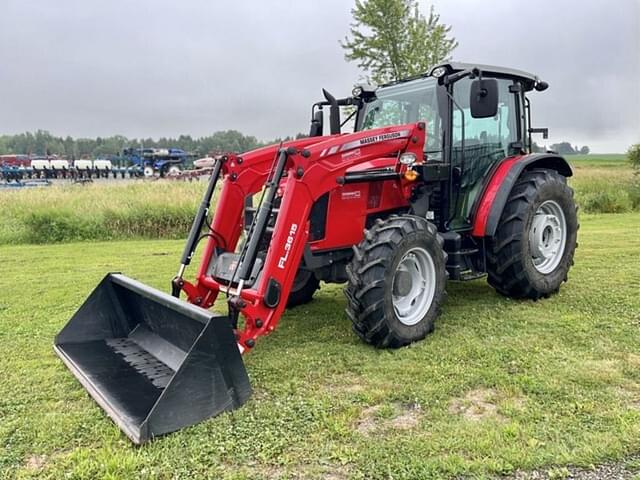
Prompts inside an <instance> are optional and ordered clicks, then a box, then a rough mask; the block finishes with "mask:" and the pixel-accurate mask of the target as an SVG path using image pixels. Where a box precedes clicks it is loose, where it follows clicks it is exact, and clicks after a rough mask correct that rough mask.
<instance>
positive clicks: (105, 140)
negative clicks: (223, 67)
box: [0, 130, 305, 160]
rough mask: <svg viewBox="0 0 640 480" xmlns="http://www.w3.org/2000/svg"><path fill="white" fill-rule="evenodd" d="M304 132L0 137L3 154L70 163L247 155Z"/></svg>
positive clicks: (42, 131)
mask: <svg viewBox="0 0 640 480" xmlns="http://www.w3.org/2000/svg"><path fill="white" fill-rule="evenodd" d="M303 136H305V135H304V134H302V133H299V134H297V135H296V136H295V137H286V138H275V139H273V140H271V141H267V142H261V141H260V140H258V139H257V138H256V137H254V136H252V135H245V134H243V133H241V132H239V131H237V130H224V131H219V132H215V133H213V134H211V135H208V136H204V137H197V138H194V137H192V136H191V135H180V136H179V137H176V138H173V137H161V138H159V139H157V140H155V139H153V138H133V139H131V138H127V137H125V136H123V135H113V136H110V137H96V138H73V137H71V136H66V137H59V136H55V135H52V134H51V133H49V132H48V131H46V130H37V131H35V132H25V133H19V134H17V135H0V155H5V154H12V153H13V154H25V155H58V156H64V157H66V158H68V159H70V160H74V159H77V158H83V157H90V158H98V157H109V156H118V155H120V153H121V152H122V150H123V149H125V148H141V147H144V148H181V149H183V150H185V151H186V152H189V153H193V154H194V155H196V156H198V157H204V156H206V155H208V154H209V153H211V152H246V151H248V150H253V149H254V148H258V147H260V146H263V145H269V144H272V143H279V142H280V141H287V140H291V139H292V138H301V137H303Z"/></svg>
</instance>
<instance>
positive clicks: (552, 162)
mask: <svg viewBox="0 0 640 480" xmlns="http://www.w3.org/2000/svg"><path fill="white" fill-rule="evenodd" d="M547 87H548V85H547V84H546V83H545V82H543V81H541V80H539V79H538V78H537V77H535V76H534V75H531V74H529V73H526V72H521V71H518V70H512V69H508V68H501V67H492V66H485V65H472V64H460V63H448V64H443V65H439V66H437V67H434V68H433V69H432V70H431V71H429V72H428V73H426V74H424V75H419V76H416V77H414V78H410V79H406V80H403V81H399V82H393V83H390V84H387V85H383V86H380V87H377V88H372V87H368V86H364V85H363V86H359V87H356V88H355V89H354V91H353V93H352V95H351V96H349V97H346V98H342V99H336V98H335V97H333V96H332V95H331V94H329V93H328V92H326V91H323V92H324V97H325V100H323V101H321V102H318V103H316V104H314V105H313V107H312V121H311V129H310V135H309V137H307V138H303V139H299V140H294V141H290V142H286V143H283V144H281V145H274V146H268V147H264V148H260V149H257V150H253V151H250V152H244V153H242V154H238V153H228V154H224V155H219V156H217V157H216V160H215V164H214V165H213V169H212V173H211V176H210V179H209V182H208V185H207V189H206V191H205V194H204V196H203V199H202V202H201V204H200V207H199V209H198V211H197V214H196V217H195V219H194V222H193V225H192V228H191V231H190V232H189V236H188V239H187V242H186V245H185V248H184V251H183V254H182V258H181V261H180V267H179V269H178V273H177V275H176V276H175V278H174V279H173V280H172V281H171V295H169V294H166V293H163V292H161V291H158V290H155V289H153V288H150V287H148V286H146V285H144V284H142V283H140V282H137V281H135V280H132V279H130V278H128V277H126V276H124V275H122V274H119V273H110V274H108V275H107V276H106V277H105V278H104V279H103V281H102V282H101V283H100V284H99V285H98V287H97V288H96V289H95V290H94V291H93V293H91V295H90V296H89V297H88V298H87V300H86V301H85V303H84V304H83V305H82V306H81V308H80V309H79V310H78V312H77V313H76V314H75V315H74V316H73V317H72V319H71V320H70V321H69V323H68V324H67V325H66V326H65V327H64V329H63V330H62V331H61V332H60V334H59V335H58V336H57V337H56V340H55V350H56V352H57V353H58V355H59V356H60V357H61V358H62V360H63V361H64V363H65V364H66V365H67V367H68V368H69V369H70V370H71V371H72V372H73V374H74V375H75V376H76V377H77V378H78V379H79V381H80V382H81V383H82V385H83V386H84V387H85V388H86V389H87V391H88V392H89V393H90V394H91V396H92V397H93V398H94V399H95V400H96V402H97V403H98V404H100V405H101V406H102V407H103V408H104V410H105V411H106V412H107V413H108V414H109V416H111V418H112V419H113V420H114V421H115V422H116V423H117V424H118V425H119V426H120V428H121V429H122V430H123V431H124V432H125V433H126V434H127V435H128V436H129V437H130V438H131V440H132V441H134V442H135V443H143V442H145V441H148V440H150V439H152V438H153V437H156V436H158V435H162V434H164V433H168V432H171V431H175V430H177V429H179V428H182V427H184V426H187V425H193V424H194V423H197V422H199V421H201V420H203V419H205V418H208V417H211V416H215V415H217V414H219V413H221V412H223V411H227V410H232V409H234V408H238V407H239V406H241V405H242V404H243V403H244V402H246V401H247V399H248V398H249V397H250V395H251V387H250V384H249V379H248V375H247V372H246V370H245V368H244V365H243V362H242V356H241V355H242V354H243V353H246V352H247V351H248V350H251V349H253V348H254V347H255V346H256V342H257V340H258V338H260V337H262V336H264V335H266V334H268V333H269V332H271V331H273V330H274V329H275V328H276V327H277V325H278V322H279V320H280V317H281V316H282V313H283V312H284V310H285V308H290V307H294V306H296V305H300V304H303V303H306V302H309V301H310V300H311V299H312V297H313V295H314V293H315V292H316V290H317V289H318V288H320V282H321V281H322V282H332V283H346V287H345V289H344V291H345V295H346V314H347V315H348V317H349V318H350V319H351V321H352V323H353V330H354V332H355V333H356V334H357V335H358V336H359V337H360V338H361V339H362V340H363V341H365V342H366V343H369V344H371V345H373V346H375V347H378V348H397V347H402V346H404V345H408V344H410V343H412V342H416V341H419V340H421V339H423V338H424V337H425V336H426V335H427V334H429V333H430V332H431V331H433V329H434V322H435V319H436V317H437V316H438V313H439V311H440V309H441V307H442V305H443V302H444V299H445V296H446V293H445V288H446V283H447V280H448V279H449V280H471V279H476V278H480V277H483V276H487V278H488V281H489V283H490V285H491V286H492V287H494V288H495V289H496V290H497V291H498V292H499V293H501V294H503V295H506V296H510V297H513V298H525V299H526V298H528V299H534V300H537V299H540V298H543V297H548V296H549V295H552V294H554V293H555V292H557V291H558V289H559V288H560V285H561V284H562V283H563V282H564V281H566V280H567V274H568V271H569V269H570V267H571V265H572V264H573V254H574V250H575V248H576V237H577V229H578V221H577V214H576V207H575V204H574V201H573V191H572V190H571V188H570V187H569V186H568V185H567V177H569V176H571V175H572V171H571V168H570V166H569V165H568V163H567V162H566V161H565V160H564V159H563V158H562V157H560V156H558V155H556V154H553V153H545V154H534V153H530V152H531V145H532V140H531V134H532V133H540V132H545V133H546V129H536V128H532V126H531V124H530V123H531V122H530V111H529V109H530V106H529V99H528V98H527V93H529V92H531V91H533V90H537V91H542V90H545V89H546V88H547ZM324 107H329V108H328V110H329V115H328V116H329V126H330V128H329V132H328V133H327V134H325V132H324V131H323V130H324V128H323V124H324V117H325V113H326V112H325V111H324V110H323V108H324ZM341 107H348V108H349V109H350V113H351V115H350V117H351V118H352V119H353V121H354V128H353V133H344V134H343V133H341V126H342V125H343V124H344V123H345V122H346V121H347V120H348V118H349V117H347V119H345V120H344V121H342V122H341V118H340V115H341V109H340V108H341ZM220 185H221V188H220V189H219V193H218V196H217V200H216V201H215V211H214V212H213V215H210V213H211V212H210V210H211V205H212V203H213V197H214V192H216V191H217V187H218V186H220ZM256 199H258V202H257V205H255V206H254V200H256ZM200 242H204V244H203V249H202V254H201V260H200V264H199V266H198V269H197V272H196V274H195V276H194V279H193V280H189V279H187V278H186V276H185V274H186V271H187V267H188V266H189V265H190V263H191V261H192V259H193V257H194V255H195V251H196V247H197V246H198V244H199V243H200ZM220 295H221V296H220ZM181 296H183V298H184V299H180V297H181ZM217 299H223V300H225V301H226V314H224V315H221V314H216V313H213V312H212V311H211V310H210V309H211V308H212V306H213V305H214V302H216V300H217ZM219 306H220V304H218V307H219Z"/></svg>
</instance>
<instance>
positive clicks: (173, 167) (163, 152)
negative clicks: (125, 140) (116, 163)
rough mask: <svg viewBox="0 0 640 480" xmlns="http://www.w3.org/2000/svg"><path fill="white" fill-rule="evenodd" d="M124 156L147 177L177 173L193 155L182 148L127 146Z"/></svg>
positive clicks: (123, 152)
mask: <svg viewBox="0 0 640 480" xmlns="http://www.w3.org/2000/svg"><path fill="white" fill-rule="evenodd" d="M122 156H123V157H124V158H126V159H127V160H128V161H129V162H131V164H132V166H133V167H134V168H137V169H138V170H140V171H142V173H143V174H144V176H145V177H153V176H154V175H159V176H161V177H164V176H165V175H167V174H171V175H176V174H178V173H179V172H180V171H181V170H183V169H184V164H185V161H186V160H187V159H188V158H190V157H191V156H192V155H190V154H188V153H187V152H185V151H184V150H182V149H180V148H125V149H124V150H123V151H122Z"/></svg>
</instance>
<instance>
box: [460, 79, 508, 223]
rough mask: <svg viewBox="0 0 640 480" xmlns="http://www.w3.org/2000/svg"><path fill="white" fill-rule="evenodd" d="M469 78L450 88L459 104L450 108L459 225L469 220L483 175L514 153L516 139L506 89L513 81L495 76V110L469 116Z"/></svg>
mask: <svg viewBox="0 0 640 480" xmlns="http://www.w3.org/2000/svg"><path fill="white" fill-rule="evenodd" d="M472 81H473V80H471V79H469V78H464V79H462V80H460V81H458V82H456V83H455V85H454V89H453V98H454V100H455V103H456V104H457V105H458V106H456V105H454V106H453V111H452V118H453V125H452V127H453V129H452V140H453V144H452V150H451V161H452V164H453V166H454V167H458V169H459V172H460V179H459V181H460V184H459V189H460V190H459V191H460V194H459V196H458V202H459V205H458V209H457V211H458V212H460V215H459V216H458V219H457V221H456V222H455V223H457V226H459V227H462V226H464V225H465V224H466V223H467V222H468V216H469V214H470V213H471V209H472V207H473V202H474V201H475V199H476V197H477V195H478V194H479V192H480V190H481V188H482V181H481V180H482V178H483V177H484V176H486V175H487V174H488V173H489V170H490V169H491V167H493V165H495V164H496V163H497V162H499V161H500V160H502V159H503V158H505V157H507V156H509V155H513V154H514V153H517V152H516V149H514V148H513V147H512V145H513V144H514V142H516V141H517V140H518V124H517V122H518V116H517V111H516V95H515V94H513V93H511V92H509V87H510V86H511V85H513V81H512V80H506V79H498V111H497V113H496V116H495V117H490V118H473V117H472V116H471V109H470V107H469V91H470V87H471V82H472ZM458 107H460V108H458ZM461 110H462V111H461ZM463 121H464V128H463ZM463 134H464V137H463Z"/></svg>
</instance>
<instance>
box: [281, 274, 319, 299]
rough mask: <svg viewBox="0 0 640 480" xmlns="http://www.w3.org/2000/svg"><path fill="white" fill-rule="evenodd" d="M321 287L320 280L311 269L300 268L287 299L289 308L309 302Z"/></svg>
mask: <svg viewBox="0 0 640 480" xmlns="http://www.w3.org/2000/svg"><path fill="white" fill-rule="evenodd" d="M319 288H320V281H319V280H318V279H317V278H316V276H315V274H314V273H313V272H312V271H311V270H307V269H305V268H300V269H299V270H298V273H297V274H296V278H295V279H294V281H293V286H292V287H291V293H289V299H288V300H287V308H291V307H295V306H297V305H303V304H305V303H309V302H310V301H311V299H312V298H313V294H314V293H316V290H318V289H319Z"/></svg>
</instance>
